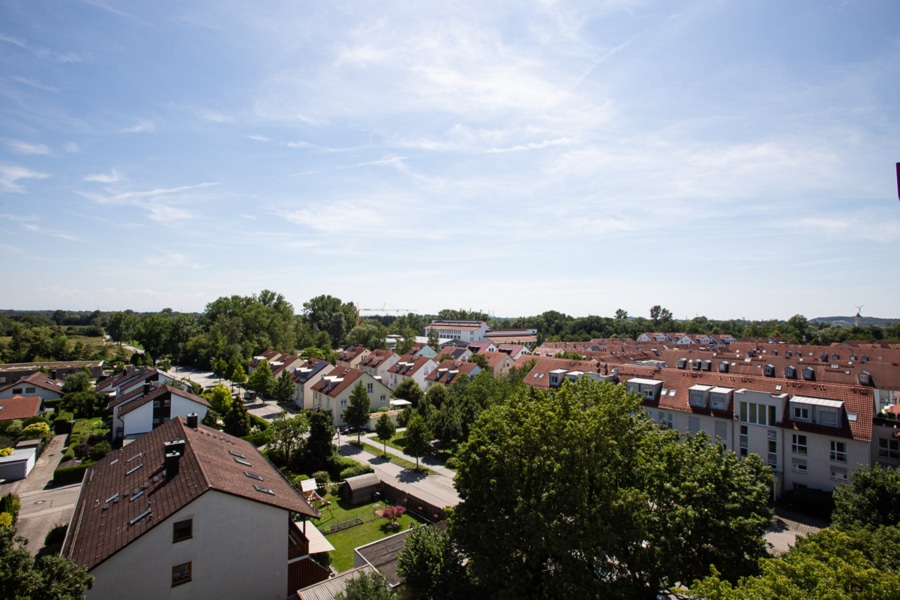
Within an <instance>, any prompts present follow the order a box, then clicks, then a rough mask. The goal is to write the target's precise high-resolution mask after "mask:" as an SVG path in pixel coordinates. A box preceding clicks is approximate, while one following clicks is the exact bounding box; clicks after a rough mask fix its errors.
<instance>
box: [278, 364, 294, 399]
mask: <svg viewBox="0 0 900 600" xmlns="http://www.w3.org/2000/svg"><path fill="white" fill-rule="evenodd" d="M295 391H296V388H294V378H293V377H291V374H290V373H288V372H287V369H285V370H283V371H282V372H281V375H279V376H278V380H277V381H276V382H275V391H274V395H275V399H276V400H278V402H281V403H285V402H287V401H288V400H290V399H291V396H293V395H294V392H295Z"/></svg>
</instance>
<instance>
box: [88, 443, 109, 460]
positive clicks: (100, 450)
mask: <svg viewBox="0 0 900 600" xmlns="http://www.w3.org/2000/svg"><path fill="white" fill-rule="evenodd" d="M110 452H112V445H111V444H110V443H109V442H107V441H106V440H103V441H101V442H98V443H97V444H94V445H93V446H91V450H90V452H88V456H89V457H90V458H91V460H92V461H94V462H97V461H98V460H100V459H101V458H103V457H104V456H106V455H107V454H109V453H110Z"/></svg>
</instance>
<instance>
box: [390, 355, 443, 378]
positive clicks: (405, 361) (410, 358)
mask: <svg viewBox="0 0 900 600" xmlns="http://www.w3.org/2000/svg"><path fill="white" fill-rule="evenodd" d="M428 361H431V359H430V358H428V357H427V356H417V355H414V354H404V355H403V356H401V357H400V360H398V361H397V362H396V363H395V364H394V366H392V367H391V368H390V369H388V371H387V372H388V373H396V374H397V375H405V376H407V377H408V376H411V375H413V374H414V373H417V372H418V371H419V369H421V368H422V367H424V366H425V364H426V363H428ZM432 362H434V361H432Z"/></svg>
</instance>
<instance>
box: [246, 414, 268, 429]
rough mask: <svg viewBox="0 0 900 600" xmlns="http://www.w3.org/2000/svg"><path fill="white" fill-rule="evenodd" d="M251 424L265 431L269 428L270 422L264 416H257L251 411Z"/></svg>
mask: <svg viewBox="0 0 900 600" xmlns="http://www.w3.org/2000/svg"><path fill="white" fill-rule="evenodd" d="M250 425H252V426H253V427H255V428H257V429H259V430H260V431H265V430H266V429H268V428H269V422H268V421H266V420H265V419H263V418H262V417H257V416H256V415H254V414H253V413H250Z"/></svg>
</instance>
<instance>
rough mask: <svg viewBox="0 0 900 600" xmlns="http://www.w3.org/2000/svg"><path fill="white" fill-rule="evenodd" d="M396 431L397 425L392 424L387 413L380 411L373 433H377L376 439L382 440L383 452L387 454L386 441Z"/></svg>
mask: <svg viewBox="0 0 900 600" xmlns="http://www.w3.org/2000/svg"><path fill="white" fill-rule="evenodd" d="M396 432H397V426H396V425H394V422H393V421H391V418H390V417H389V416H388V414H387V413H382V414H381V416H380V417H378V420H377V421H376V422H375V433H376V434H377V435H378V439H379V440H381V441H382V444H383V446H384V448H383V451H384V453H385V454H387V441H388V440H389V439H391V438H392V437H394V434H395V433H396Z"/></svg>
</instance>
